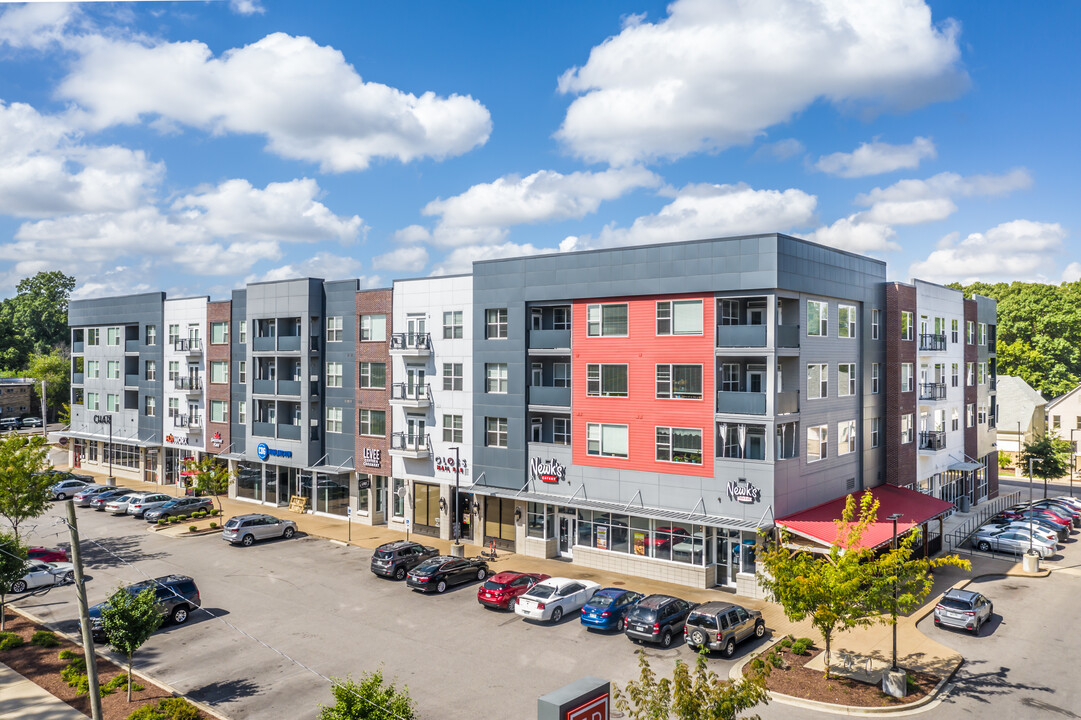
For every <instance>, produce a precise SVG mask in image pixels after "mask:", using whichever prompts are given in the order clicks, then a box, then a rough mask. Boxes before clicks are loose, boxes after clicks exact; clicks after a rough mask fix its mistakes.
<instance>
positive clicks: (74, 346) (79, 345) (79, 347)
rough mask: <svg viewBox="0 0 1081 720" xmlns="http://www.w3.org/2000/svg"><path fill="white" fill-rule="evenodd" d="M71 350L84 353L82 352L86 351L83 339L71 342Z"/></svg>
mask: <svg viewBox="0 0 1081 720" xmlns="http://www.w3.org/2000/svg"><path fill="white" fill-rule="evenodd" d="M71 351H72V352H73V353H82V352H84V350H83V341H82V340H73V341H72V343H71Z"/></svg>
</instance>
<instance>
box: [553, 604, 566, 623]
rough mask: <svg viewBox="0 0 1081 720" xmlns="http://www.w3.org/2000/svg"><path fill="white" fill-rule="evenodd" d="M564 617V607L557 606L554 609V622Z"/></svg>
mask: <svg viewBox="0 0 1081 720" xmlns="http://www.w3.org/2000/svg"><path fill="white" fill-rule="evenodd" d="M562 619H563V608H561V607H557V608H556V609H555V610H553V611H552V624H555V623H557V622H559V621H560V620H562Z"/></svg>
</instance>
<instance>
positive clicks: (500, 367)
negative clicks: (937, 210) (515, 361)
mask: <svg viewBox="0 0 1081 720" xmlns="http://www.w3.org/2000/svg"><path fill="white" fill-rule="evenodd" d="M484 374H485V378H486V385H485V388H484V390H485V392H490V393H506V392H507V363H485V365H484Z"/></svg>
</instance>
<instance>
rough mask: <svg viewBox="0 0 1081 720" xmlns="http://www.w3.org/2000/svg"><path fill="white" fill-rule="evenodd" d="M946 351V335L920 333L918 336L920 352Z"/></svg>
mask: <svg viewBox="0 0 1081 720" xmlns="http://www.w3.org/2000/svg"><path fill="white" fill-rule="evenodd" d="M945 349H946V334H945V333H941V334H940V333H921V334H920V350H945Z"/></svg>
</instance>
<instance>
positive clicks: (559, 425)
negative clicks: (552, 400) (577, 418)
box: [552, 417, 571, 445]
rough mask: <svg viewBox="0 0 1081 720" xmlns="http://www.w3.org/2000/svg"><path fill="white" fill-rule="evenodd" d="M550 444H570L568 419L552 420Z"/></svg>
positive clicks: (558, 418)
mask: <svg viewBox="0 0 1081 720" xmlns="http://www.w3.org/2000/svg"><path fill="white" fill-rule="evenodd" d="M552 442H553V443H555V444H556V445H570V444H571V420H570V418H565V417H557V418H553V419H552Z"/></svg>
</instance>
